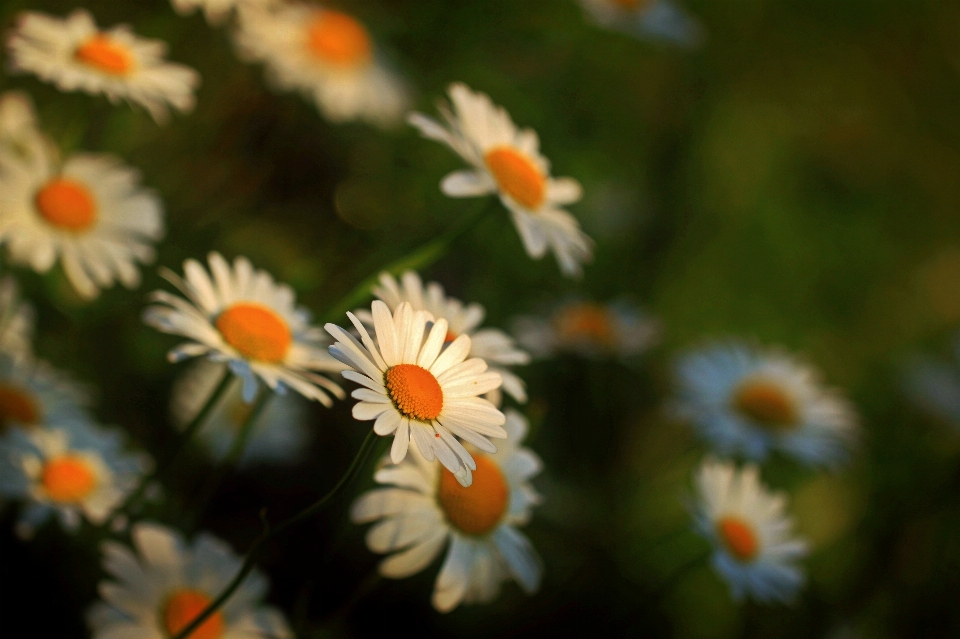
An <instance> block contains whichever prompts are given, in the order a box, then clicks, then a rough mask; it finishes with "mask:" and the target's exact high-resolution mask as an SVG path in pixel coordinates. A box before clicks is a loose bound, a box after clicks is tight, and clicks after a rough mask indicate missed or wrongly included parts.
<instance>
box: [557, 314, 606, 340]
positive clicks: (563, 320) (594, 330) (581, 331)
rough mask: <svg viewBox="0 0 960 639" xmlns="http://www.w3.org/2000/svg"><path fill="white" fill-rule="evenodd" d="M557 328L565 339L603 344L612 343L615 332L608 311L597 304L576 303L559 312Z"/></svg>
mask: <svg viewBox="0 0 960 639" xmlns="http://www.w3.org/2000/svg"><path fill="white" fill-rule="evenodd" d="M556 324H557V329H558V332H559V333H560V335H561V337H563V338H564V339H566V340H577V339H584V338H586V339H588V340H592V341H594V342H597V343H599V344H603V345H605V346H610V345H612V344H613V342H614V339H615V336H616V332H615V329H614V321H613V318H612V317H611V315H610V312H609V311H608V310H607V309H605V308H604V307H602V306H600V305H599V304H576V305H575V306H571V307H569V308H566V309H564V310H562V311H561V312H560V314H559V315H558V316H557V319H556Z"/></svg>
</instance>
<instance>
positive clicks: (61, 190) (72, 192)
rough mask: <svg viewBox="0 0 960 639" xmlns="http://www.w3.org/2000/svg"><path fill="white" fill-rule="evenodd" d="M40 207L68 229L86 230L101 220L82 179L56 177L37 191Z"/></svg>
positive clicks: (45, 215)
mask: <svg viewBox="0 0 960 639" xmlns="http://www.w3.org/2000/svg"><path fill="white" fill-rule="evenodd" d="M36 205H37V211H38V212H39V213H40V216H41V217H42V218H43V219H44V220H46V221H47V222H48V223H50V224H52V225H53V226H56V227H58V228H62V229H66V230H68V231H83V230H85V229H87V228H89V227H90V226H91V225H92V224H93V223H94V222H96V221H97V205H96V202H95V201H94V199H93V194H92V193H91V192H90V190H89V189H88V188H87V187H85V186H84V185H83V184H80V183H79V182H74V181H73V180H68V179H66V178H54V179H53V180H50V181H49V182H47V183H46V184H45V185H44V186H43V188H41V189H40V190H39V191H37V196H36Z"/></svg>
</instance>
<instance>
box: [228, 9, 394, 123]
mask: <svg viewBox="0 0 960 639" xmlns="http://www.w3.org/2000/svg"><path fill="white" fill-rule="evenodd" d="M238 15H239V18H240V20H239V27H238V29H237V33H236V38H235V40H236V44H237V50H238V54H239V55H240V57H242V58H244V59H245V60H248V61H251V62H263V63H264V64H265V65H266V70H267V79H268V80H269V81H270V82H271V83H272V84H274V85H275V86H276V87H277V88H278V89H279V90H282V91H299V92H300V93H302V94H303V95H304V96H306V97H307V98H309V99H312V100H313V101H314V102H315V103H316V105H317V108H319V109H320V112H321V113H322V114H323V116H324V117H325V118H327V119H328V120H330V121H331V122H337V123H340V122H346V121H348V120H358V119H362V120H367V121H370V122H372V123H374V124H377V125H380V126H389V125H392V124H394V123H396V122H397V121H398V120H399V119H400V116H401V115H402V114H403V112H404V111H405V110H406V108H407V103H408V101H409V98H408V95H407V93H408V92H407V88H406V86H405V84H404V83H403V81H402V80H401V79H400V78H399V77H397V76H396V75H395V74H394V73H393V72H391V71H389V70H388V69H387V67H386V66H385V65H384V64H383V62H382V61H380V60H378V57H377V52H376V47H375V45H374V42H373V39H372V37H371V36H370V33H369V31H367V28H366V27H365V26H364V25H363V24H361V23H360V22H359V21H358V20H357V19H356V18H354V17H353V16H350V15H348V14H346V13H342V12H340V11H334V10H331V9H325V8H322V7H320V6H318V5H313V4H304V3H291V4H283V5H278V6H275V7H273V8H264V7H257V6H250V5H244V6H242V7H241V10H240V12H239V14H238Z"/></svg>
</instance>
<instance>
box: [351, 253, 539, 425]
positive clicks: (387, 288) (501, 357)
mask: <svg viewBox="0 0 960 639" xmlns="http://www.w3.org/2000/svg"><path fill="white" fill-rule="evenodd" d="M373 294H374V295H375V296H376V297H377V298H378V299H380V300H382V301H383V302H385V303H386V304H387V306H388V307H390V310H391V311H395V310H396V309H397V307H398V306H400V304H402V303H403V302H407V303H409V304H410V306H411V308H413V310H414V311H424V312H426V314H427V321H430V322H433V321H435V320H437V319H439V318H441V317H442V318H443V319H445V320H447V336H446V337H445V338H444V343H445V344H449V343H450V342H452V341H453V340H455V339H456V338H457V337H459V336H460V335H469V336H470V352H469V353H468V354H467V357H479V358H481V359H482V360H484V361H485V362H487V364H488V365H489V368H488V369H487V370H489V371H491V372H494V373H498V374H499V375H500V378H501V379H502V380H503V386H502V389H503V390H504V391H505V392H506V393H507V394H508V395H510V396H511V397H513V398H514V399H515V400H517V401H518V402H521V403H523V402H526V401H527V390H526V387H525V385H524V383H523V380H522V379H520V378H519V377H517V376H516V375H514V374H513V373H512V372H510V370H509V369H508V368H507V367H508V366H516V365H523V364H528V363H529V362H530V355H529V354H528V353H527V352H525V351H523V350H521V349H519V348H517V345H516V342H515V341H514V339H513V338H512V337H510V336H509V335H507V334H506V333H504V332H503V331H501V330H499V329H496V328H482V329H481V328H479V327H480V324H481V323H482V322H483V316H484V314H485V313H486V311H485V310H484V308H483V306H481V305H480V304H477V303H473V304H468V305H466V306H464V304H463V302H461V301H460V300H458V299H456V298H453V297H447V296H446V295H445V294H444V292H443V287H442V286H441V285H440V284H438V283H437V282H430V283H429V284H427V286H426V288H424V286H423V281H422V280H421V279H420V276H419V275H417V274H416V273H414V272H413V271H407V272H405V273H404V274H403V275H402V276H401V278H400V281H399V282H397V280H396V279H394V277H393V276H392V275H390V274H389V273H381V274H380V286H376V287H374V289H373ZM356 315H357V317H359V318H360V320H361V321H362V322H363V323H364V324H366V325H367V326H373V316H372V315H370V312H369V311H366V310H360V311H356ZM487 399H489V400H490V401H491V402H493V403H494V404H495V405H498V406H499V405H500V401H501V398H500V389H499V388H495V389H493V390H492V391H490V392H489V393H487Z"/></svg>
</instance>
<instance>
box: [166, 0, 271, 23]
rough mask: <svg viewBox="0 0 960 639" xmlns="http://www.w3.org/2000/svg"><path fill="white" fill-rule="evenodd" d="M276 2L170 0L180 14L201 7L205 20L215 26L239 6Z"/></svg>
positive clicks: (257, 0) (257, 5)
mask: <svg viewBox="0 0 960 639" xmlns="http://www.w3.org/2000/svg"><path fill="white" fill-rule="evenodd" d="M277 2H279V0H170V3H171V4H172V5H173V8H174V10H175V11H176V12H177V13H179V14H180V15H182V16H184V15H187V14H190V13H193V12H194V11H196V10H197V9H201V10H203V14H204V16H205V17H206V18H207V22H209V23H210V24H212V25H215V26H216V25H220V24H223V22H224V20H226V19H227V17H228V16H229V15H230V14H231V13H232V12H233V10H234V9H238V8H239V7H241V6H248V5H249V6H253V7H268V6H270V5H273V4H276V3H277Z"/></svg>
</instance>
